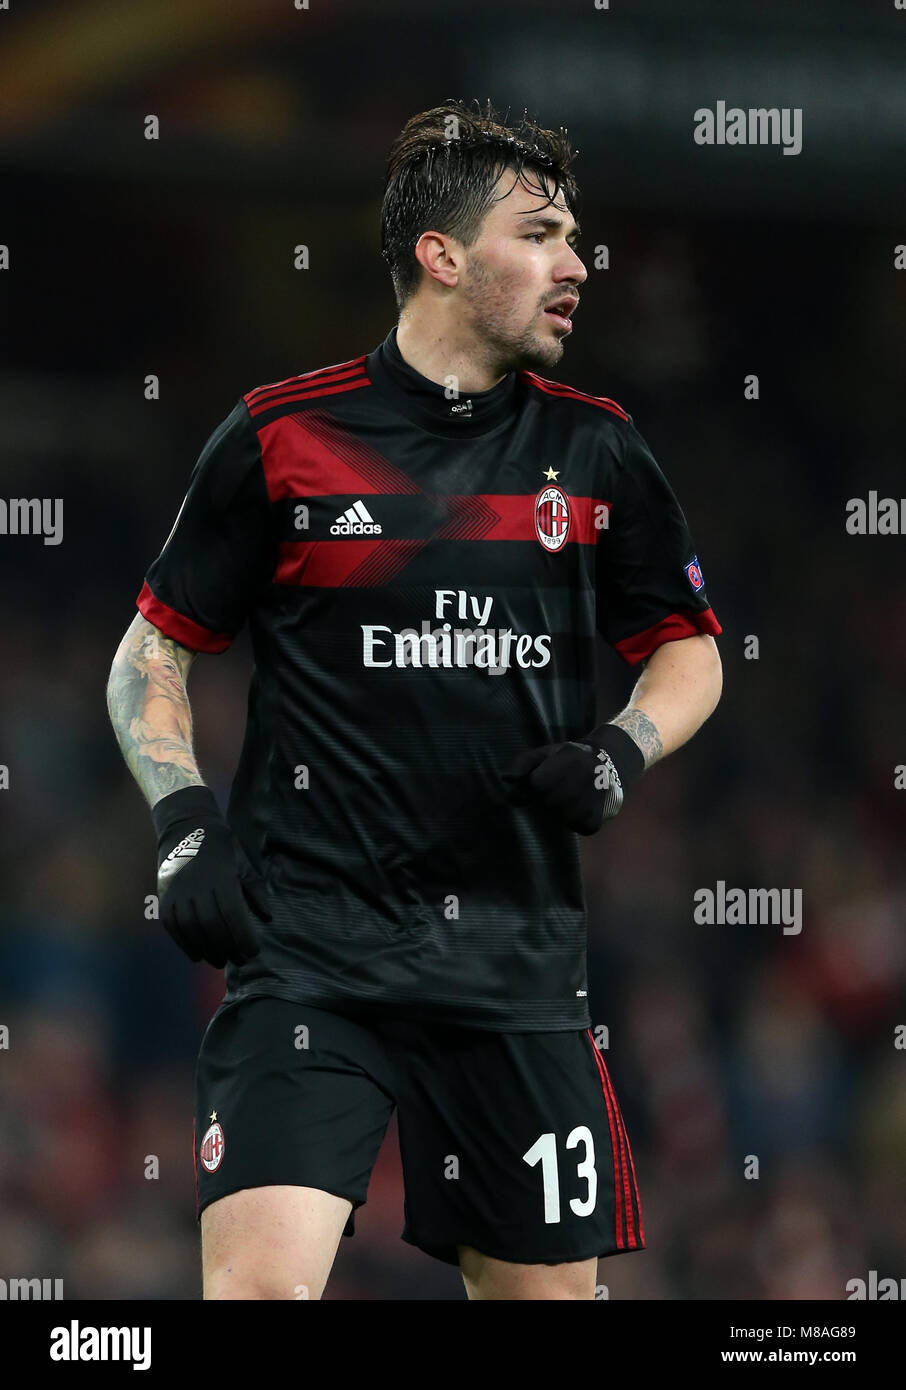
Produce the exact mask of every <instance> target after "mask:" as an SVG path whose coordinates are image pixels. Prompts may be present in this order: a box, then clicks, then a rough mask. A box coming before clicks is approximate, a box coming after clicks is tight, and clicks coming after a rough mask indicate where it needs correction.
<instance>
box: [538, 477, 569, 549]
mask: <svg viewBox="0 0 906 1390" xmlns="http://www.w3.org/2000/svg"><path fill="white" fill-rule="evenodd" d="M535 534H536V536H537V537H538V539H539V541H540V542H541V544H542V545H543V546H544V549H545V550H559V549H560V547H561V545H565V543H566V537H567V535H568V534H569V503H568V502H567V500H566V493H565V492H561V491H560V489H559V488H558V487H544V488H542V489H541V491H540V492H539V493H538V496H537V497H536V498H535Z"/></svg>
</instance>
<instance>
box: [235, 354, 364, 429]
mask: <svg viewBox="0 0 906 1390" xmlns="http://www.w3.org/2000/svg"><path fill="white" fill-rule="evenodd" d="M370 385H371V379H370V378H369V376H368V373H367V372H366V371H365V357H364V355H363V356H362V357H354V358H352V359H351V360H350V361H349V362H339V363H337V364H336V366H333V367H324V368H323V369H322V370H321V371H317V372H306V373H304V374H303V375H302V376H291V377H287V378H286V380H285V381H276V382H273V383H272V384H271V385H269V386H258V387H256V388H255V390H254V391H249V392H247V394H246V395H245V396H243V400H244V401H245V403H246V405H247V406H248V409H249V414H250V415H251V416H252V417H253V418H254V416H256V415H261V414H262V413H263V412H264V411H266V410H273V409H274V407H275V406H280V405H289V404H291V403H292V402H294V401H310V400H314V399H316V398H317V397H318V396H334V395H336V394H337V393H338V392H341V391H357V390H359V389H360V388H361V387H363V386H370Z"/></svg>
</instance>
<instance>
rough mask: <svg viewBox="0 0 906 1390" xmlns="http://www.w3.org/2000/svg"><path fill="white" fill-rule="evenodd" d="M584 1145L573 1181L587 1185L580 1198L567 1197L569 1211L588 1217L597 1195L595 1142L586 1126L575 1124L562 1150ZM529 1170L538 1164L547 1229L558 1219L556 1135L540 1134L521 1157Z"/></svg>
mask: <svg viewBox="0 0 906 1390" xmlns="http://www.w3.org/2000/svg"><path fill="white" fill-rule="evenodd" d="M579 1144H582V1145H584V1157H582V1158H579V1156H578V1155H576V1158H577V1160H578V1161H577V1165H576V1178H577V1180H578V1181H580V1182H581V1181H583V1180H584V1182H585V1183H586V1184H587V1188H586V1192H585V1196H584V1197H578V1196H576V1197H571V1198H570V1201H569V1206H570V1211H572V1212H573V1213H574V1215H576V1216H590V1215H591V1213H592V1212H593V1211H594V1209H595V1201H596V1200H597V1196H598V1175H597V1173H596V1171H595V1141H594V1139H593V1138H592V1134H591V1130H590V1129H589V1128H588V1126H587V1125H576V1128H575V1129H573V1130H570V1132H569V1134H568V1135H567V1137H566V1148H567V1149H575V1148H577V1147H578V1146H579ZM522 1160H523V1162H524V1163H527V1164H528V1165H529V1167H530V1168H534V1167H535V1166H536V1164H538V1163H540V1164H541V1186H542V1189H543V1193H544V1221H545V1224H546V1225H548V1226H550V1225H553V1224H555V1223H556V1222H558V1221H559V1220H560V1174H559V1167H558V1162H557V1136H556V1135H555V1134H540V1135H539V1136H538V1138H537V1139H536V1140H535V1142H534V1144H533V1145H532V1146H531V1148H530V1149H527V1150H526V1152H525V1153H524V1154H523V1155H522Z"/></svg>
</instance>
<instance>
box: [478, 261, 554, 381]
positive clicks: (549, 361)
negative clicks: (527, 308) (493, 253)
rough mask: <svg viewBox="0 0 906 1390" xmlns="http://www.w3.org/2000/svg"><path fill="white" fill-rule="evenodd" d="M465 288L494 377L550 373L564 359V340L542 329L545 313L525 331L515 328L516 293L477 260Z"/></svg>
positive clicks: (481, 345) (482, 348)
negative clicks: (514, 305)
mask: <svg viewBox="0 0 906 1390" xmlns="http://www.w3.org/2000/svg"><path fill="white" fill-rule="evenodd" d="M469 269H470V274H469V279H468V282H467V284H466V285H465V286H464V289H465V293H466V308H467V313H468V317H469V326H470V328H471V330H472V333H473V335H474V337H475V341H476V346H477V349H478V351H479V352H480V353H481V355H482V357H483V358H484V363H483V365H486V366H487V367H488V368H489V369H490V370H491V372H492V374H493V375H494V376H503V375H505V374H506V373H507V372H518V371H549V370H550V368H551V367H555V366H556V365H557V363H558V362H559V361H560V359H561V357H562V356H563V340H562V338H558V337H555V336H549V335H548V334H546V333H544V332H543V331H542V329H541V328H540V327H538V321H539V319H540V317H541V315H542V313H543V308H542V307H541V306H540V305H539V306H538V311H537V314H536V317H535V319H533V320H532V321H531V322H530V323H529V324H527V325H526V326H525V327H523V328H517V327H512V326H510V325H511V321H512V315H513V298H514V290H513V289H512V288H510V287H509V286H508V285H507V284H506V283H505V282H503V283H501V281H500V279H499V278H494V277H493V276H491V275H490V274H489V273H488V271H487V269H486V267H485V266H484V265H483V264H482V263H481V261H478V260H476V259H475V258H474V257H473V259H472V261H471V263H470V267H469Z"/></svg>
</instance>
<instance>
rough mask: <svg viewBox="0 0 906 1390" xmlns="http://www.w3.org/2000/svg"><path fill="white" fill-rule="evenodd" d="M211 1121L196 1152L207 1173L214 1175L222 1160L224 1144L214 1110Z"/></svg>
mask: <svg viewBox="0 0 906 1390" xmlns="http://www.w3.org/2000/svg"><path fill="white" fill-rule="evenodd" d="M211 1119H212V1120H213V1121H214V1123H213V1124H211V1125H208V1128H207V1129H206V1130H205V1132H204V1138H203V1139H202V1141H201V1148H200V1149H199V1151H198V1152H199V1154H200V1155H201V1161H202V1163H203V1164H204V1166H205V1169H206V1170H207V1172H209V1173H216V1172H217V1169H218V1168H219V1167H220V1164H221V1161H222V1159H223V1150H224V1147H225V1143H224V1138H223V1130H222V1128H221V1126H220V1122H219V1121H218V1120H217V1111H216V1110H215V1111H214V1113H213V1115H212V1116H211Z"/></svg>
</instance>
